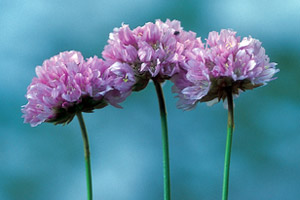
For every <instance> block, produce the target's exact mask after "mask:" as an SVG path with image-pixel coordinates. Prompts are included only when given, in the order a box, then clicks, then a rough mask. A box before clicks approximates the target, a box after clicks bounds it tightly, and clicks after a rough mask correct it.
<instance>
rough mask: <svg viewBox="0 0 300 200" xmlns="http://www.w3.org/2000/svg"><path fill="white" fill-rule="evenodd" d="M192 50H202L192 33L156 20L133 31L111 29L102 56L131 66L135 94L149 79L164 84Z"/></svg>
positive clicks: (199, 41) (170, 23)
mask: <svg viewBox="0 0 300 200" xmlns="http://www.w3.org/2000/svg"><path fill="white" fill-rule="evenodd" d="M192 48H203V44H202V42H201V40H200V39H199V38H196V34H195V33H194V32H191V31H190V32H186V31H184V30H183V28H182V27H181V25H180V22H179V21H176V20H173V21H170V20H166V22H162V21H160V20H156V22H155V23H151V22H149V23H146V24H145V25H144V26H142V27H137V28H135V29H134V30H131V29H130V28H129V26H128V25H122V27H120V28H116V29H114V32H113V33H111V34H110V35H109V40H108V45H106V46H105V48H104V51H103V52H102V55H103V58H104V59H106V60H107V61H109V62H112V63H114V62H121V63H126V64H128V65H130V66H131V67H132V68H133V69H134V71H135V75H136V78H137V83H136V85H135V87H134V90H136V91H138V90H141V89H143V88H144V87H145V86H146V85H147V83H148V81H149V79H155V80H157V81H159V82H163V81H164V80H165V79H170V78H171V77H172V76H173V75H174V74H177V73H178V72H179V71H180V67H179V65H180V63H181V62H184V61H185V59H186V56H185V55H186V54H187V55H188V53H187V52H188V51H190V50H191V49H192Z"/></svg>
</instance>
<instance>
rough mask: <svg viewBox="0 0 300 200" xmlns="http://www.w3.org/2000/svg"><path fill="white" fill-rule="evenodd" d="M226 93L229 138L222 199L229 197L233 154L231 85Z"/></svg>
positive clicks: (226, 149)
mask: <svg viewBox="0 0 300 200" xmlns="http://www.w3.org/2000/svg"><path fill="white" fill-rule="evenodd" d="M226 93H227V102H228V122H227V139H226V147H225V163H224V177H223V192H222V200H227V199H228V187H229V168H230V155H231V146H232V135H233V129H234V119H233V98H232V88H231V87H228V88H226Z"/></svg>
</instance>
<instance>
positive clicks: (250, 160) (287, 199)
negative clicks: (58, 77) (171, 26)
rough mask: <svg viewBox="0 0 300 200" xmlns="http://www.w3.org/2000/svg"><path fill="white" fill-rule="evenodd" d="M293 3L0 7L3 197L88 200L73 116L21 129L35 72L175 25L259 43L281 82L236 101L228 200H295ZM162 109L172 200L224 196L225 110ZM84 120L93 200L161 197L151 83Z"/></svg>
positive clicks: (299, 130) (235, 0) (299, 192)
mask: <svg viewBox="0 0 300 200" xmlns="http://www.w3.org/2000/svg"><path fill="white" fill-rule="evenodd" d="M299 10H300V2H299V1H298V0H285V1H281V0H273V1H271V0H251V1H250V0H249V1H239V0H232V1H229V0H226V1H216V0H212V1H205V2H204V1H192V0H185V1H179V0H173V1H159V0H151V1H147V0H136V1H134V0H131V1H121V0H118V1H115V0H110V1H74V0H64V1H61V0H51V1H49V0H48V1H46V0H30V1H22V0H13V1H10V0H0V60H1V61H0V70H1V73H0V85H1V87H0V94H1V100H0V101H1V103H0V109H1V115H0V199H1V200H53V199H55V200H59V199H63V200H70V199H72V200H76V199H78V200H79V199H85V198H86V183H85V168H84V167H85V166H84V158H83V144H82V138H81V134H80V129H79V125H78V121H77V119H74V120H73V121H72V122H71V124H70V125H68V126H54V125H52V124H46V123H45V124H42V125H39V126H38V127H36V128H31V127H30V126H29V125H28V124H23V119H22V118H21V115H22V114H21V111H20V109H21V105H24V104H26V103H27V102H26V98H25V97H24V95H25V93H26V88H27V86H28V85H29V84H30V82H31V79H32V78H33V77H34V76H35V71H34V69H35V66H37V65H41V64H42V62H43V60H45V59H48V58H50V57H51V56H53V55H56V54H58V53H59V52H61V51H66V50H73V49H74V50H78V51H81V52H82V53H83V55H84V56H85V57H90V56H93V55H95V54H96V55H98V56H101V51H102V50H103V47H104V45H105V44H106V41H107V39H108V34H109V33H110V32H111V31H112V30H113V28H114V27H119V26H120V25H121V23H122V22H124V23H126V24H129V25H130V27H131V28H135V27H136V26H141V25H143V24H144V23H146V22H148V21H151V22H154V21H155V19H162V20H165V19H166V18H170V19H178V20H180V21H181V22H182V26H183V27H184V28H185V30H193V31H194V32H196V33H197V35H198V36H201V37H202V38H203V39H204V38H205V37H207V35H208V33H209V32H210V31H213V30H215V31H220V29H222V28H232V29H234V30H235V31H237V32H238V35H241V36H242V37H244V36H248V35H251V36H252V37H254V38H257V39H259V40H260V41H262V42H263V46H264V47H265V49H266V52H267V54H268V55H269V57H270V58H271V61H273V62H277V63H278V68H279V69H280V72H279V73H278V74H277V77H278V79H277V80H275V81H272V82H270V83H269V84H268V85H267V86H265V87H261V88H258V89H255V90H253V91H247V92H246V93H243V94H241V95H240V97H239V98H237V99H235V117H236V118H235V120H236V129H235V132H234V137H233V149H232V162H231V174H230V192H229V197H230V199H231V200H240V199H243V200H254V199H255V200H269V199H272V200H283V199H284V200H295V199H298V198H299V196H300V89H299V87H300V78H299V77H300V12H299ZM171 86H172V84H171V83H170V82H167V83H166V84H165V85H164V87H163V90H164V92H165V98H166V103H167V110H168V123H169V140H170V159H171V161H170V164H171V187H172V199H173V200H199V199H201V200H215V199H221V189H222V176H223V162H224V150H225V139H226V122H227V111H226V110H225V109H224V108H223V105H222V103H219V104H217V105H214V106H213V107H207V106H206V105H205V104H198V106H197V108H196V109H195V110H192V111H186V112H183V111H182V110H178V109H176V106H175V105H176V101H177V100H176V99H175V98H174V96H175V95H174V94H172V93H171ZM122 106H123V107H124V108H123V109H117V108H114V107H112V106H109V107H106V108H104V109H101V110H96V111H95V113H93V114H84V117H85V120H86V125H87V129H88V132H89V139H90V145H91V153H92V156H91V160H92V174H93V184H94V185H93V188H94V198H95V200H98V199H104V200H119V199H121V200H140V199H143V200H160V199H162V194H163V179H162V149H161V133H160V130H161V129H160V119H159V111H158V103H157V98H156V94H155V91H154V85H153V84H152V83H150V84H149V85H148V87H147V88H146V89H145V90H143V91H141V92H138V93H133V94H132V95H131V96H129V97H128V99H127V100H126V101H125V102H124V103H122Z"/></svg>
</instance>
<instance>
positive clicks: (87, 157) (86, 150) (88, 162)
mask: <svg viewBox="0 0 300 200" xmlns="http://www.w3.org/2000/svg"><path fill="white" fill-rule="evenodd" d="M76 115H77V118H78V121H79V124H80V128H81V133H82V139H83V144H84V158H85V169H86V184H87V199H88V200H92V199H93V192H92V173H91V160H90V147H89V140H88V135H87V131H86V128H85V124H84V120H83V117H82V113H81V112H78V113H77V114H76Z"/></svg>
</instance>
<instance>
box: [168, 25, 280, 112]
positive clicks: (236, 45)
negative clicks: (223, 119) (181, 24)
mask: <svg viewBox="0 0 300 200" xmlns="http://www.w3.org/2000/svg"><path fill="white" fill-rule="evenodd" d="M186 58H187V59H186V60H185V61H184V62H182V63H181V65H180V66H181V72H180V73H178V74H177V75H175V76H174V77H173V78H172V80H173V82H174V83H175V85H174V86H173V91H174V92H177V93H178V97H179V101H178V107H179V108H182V109H185V110H189V109H192V108H193V107H195V106H196V103H197V102H210V103H213V102H218V101H220V100H221V99H223V100H224V99H225V98H226V96H227V93H226V89H227V88H231V91H232V93H233V94H234V95H238V94H239V92H240V91H241V90H242V91H245V90H248V89H253V88H256V87H258V86H262V85H265V84H266V83H267V82H269V81H271V80H273V79H274V78H273V76H274V74H275V73H276V72H278V71H279V70H278V69H276V68H275V66H276V63H270V62H269V57H268V56H267V55H266V54H265V49H264V48H263V47H262V46H261V42H259V41H258V40H256V39H253V38H252V37H245V38H243V39H242V40H241V39H240V37H237V36H236V32H234V31H232V30H221V32H220V33H217V32H215V31H213V32H210V33H209V35H208V39H207V40H206V46H205V48H201V47H197V48H193V49H192V50H191V51H189V52H188V55H187V56H186Z"/></svg>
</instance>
